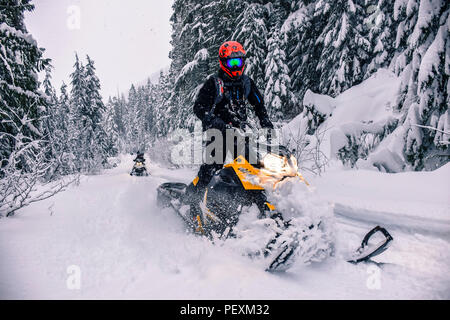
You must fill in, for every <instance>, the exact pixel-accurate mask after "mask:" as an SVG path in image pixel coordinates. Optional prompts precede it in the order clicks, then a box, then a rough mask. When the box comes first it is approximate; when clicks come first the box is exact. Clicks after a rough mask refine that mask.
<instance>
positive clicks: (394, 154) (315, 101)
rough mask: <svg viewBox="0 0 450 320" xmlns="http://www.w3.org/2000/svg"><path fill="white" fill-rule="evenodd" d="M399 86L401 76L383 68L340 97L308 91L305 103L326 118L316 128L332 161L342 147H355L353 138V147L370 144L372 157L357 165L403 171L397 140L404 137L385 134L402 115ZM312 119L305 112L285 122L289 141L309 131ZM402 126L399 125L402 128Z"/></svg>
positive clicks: (285, 131)
mask: <svg viewBox="0 0 450 320" xmlns="http://www.w3.org/2000/svg"><path fill="white" fill-rule="evenodd" d="M399 86H400V78H398V77H396V76H395V75H394V74H393V73H392V72H391V71H389V70H387V69H380V70H378V71H377V72H376V73H375V74H374V75H372V77H370V78H369V79H367V80H366V81H364V82H362V83H361V84H359V85H356V86H353V87H352V88H350V89H348V90H346V91H345V92H343V93H342V94H340V95H338V96H337V97H336V98H332V97H329V96H327V95H320V94H315V93H313V92H311V91H308V92H307V93H306V94H305V97H304V101H303V104H304V105H305V106H307V107H309V108H311V109H313V110H314V111H315V112H318V113H319V114H321V115H322V116H324V117H325V121H324V122H323V123H321V124H320V126H318V128H317V130H316V132H317V133H320V134H322V133H323V141H322V144H321V146H320V147H321V150H322V151H323V152H324V154H325V155H326V156H327V157H328V158H329V159H330V160H333V159H338V156H337V154H338V152H339V150H340V149H341V148H343V147H346V146H347V147H348V148H349V149H351V147H352V146H349V145H348V143H349V141H348V137H352V138H353V139H354V145H353V146H357V145H358V146H366V145H369V146H370V150H369V151H370V153H371V154H370V156H369V160H367V161H364V160H360V161H359V162H358V163H357V164H356V167H358V168H364V169H375V167H374V163H376V164H378V162H381V167H383V166H384V168H383V169H384V170H388V171H390V172H399V171H402V169H401V168H400V167H401V164H402V163H403V162H404V161H403V160H402V159H401V157H402V149H401V146H400V147H399V145H398V140H397V139H396V138H397V137H400V135H399V133H398V132H393V133H392V134H389V133H390V132H388V133H387V137H386V138H384V136H383V135H384V132H385V130H386V127H388V126H389V125H392V124H393V123H394V124H395V121H398V120H397V119H398V117H400V116H401V115H399V114H398V113H395V112H394V110H393V107H394V105H395V100H396V98H397V93H398V89H399ZM309 118H311V116H310V115H308V114H305V112H303V113H301V114H300V115H298V116H297V117H296V118H294V119H293V120H292V121H291V122H290V123H288V124H287V125H285V126H284V127H283V136H284V138H285V141H288V140H289V138H290V137H291V136H293V137H294V138H295V137H296V136H298V135H299V134H300V133H302V132H305V131H306V130H308V128H310V127H311V123H308V120H309ZM394 127H395V126H394ZM401 129H402V128H401V126H399V127H398V130H401ZM398 130H397V131H398ZM380 136H381V137H380ZM377 139H379V140H381V141H377ZM377 155H378V156H377ZM339 161H340V160H339Z"/></svg>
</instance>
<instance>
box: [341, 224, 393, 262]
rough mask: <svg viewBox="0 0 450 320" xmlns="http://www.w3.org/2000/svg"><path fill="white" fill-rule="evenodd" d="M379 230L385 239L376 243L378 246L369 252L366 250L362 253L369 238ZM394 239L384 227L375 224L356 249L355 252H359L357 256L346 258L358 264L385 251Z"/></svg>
mask: <svg viewBox="0 0 450 320" xmlns="http://www.w3.org/2000/svg"><path fill="white" fill-rule="evenodd" d="M377 232H381V233H382V234H383V236H384V237H385V240H384V241H383V242H381V243H380V245H378V247H377V248H376V249H374V250H371V251H370V252H367V253H365V254H364V249H365V248H366V247H367V246H368V244H369V240H370V238H372V236H373V235H374V234H375V233H377ZM393 240H394V238H393V237H392V236H391V234H390V233H389V232H388V231H387V230H386V229H385V228H382V227H380V226H376V227H375V228H373V229H372V230H370V231H369V232H368V233H367V234H366V236H365V237H364V239H363V241H362V243H361V246H360V247H359V248H358V249H357V250H356V253H357V254H359V256H358V257H356V258H354V259H351V260H348V262H350V263H353V264H358V263H360V262H365V261H369V260H370V259H371V258H373V257H375V256H378V255H380V254H381V253H383V252H384V251H386V250H387V249H388V248H389V244H390V243H391V242H392V241H393Z"/></svg>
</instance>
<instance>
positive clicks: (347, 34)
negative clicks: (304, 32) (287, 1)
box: [314, 0, 371, 96]
mask: <svg viewBox="0 0 450 320" xmlns="http://www.w3.org/2000/svg"><path fill="white" fill-rule="evenodd" d="M365 12H366V11H365V7H364V5H363V4H362V3H361V1H355V2H354V1H353V0H333V1H331V0H319V1H318V2H317V4H316V10H315V13H314V15H315V16H316V17H319V16H321V17H322V18H323V17H327V19H326V25H325V27H324V28H323V29H322V32H321V34H320V35H319V37H318V39H317V40H316V44H318V45H320V46H321V47H322V52H321V56H320V58H319V63H318V65H317V68H316V72H317V73H318V74H319V75H320V83H319V90H320V92H321V93H326V94H329V95H332V96H336V95H337V94H339V93H341V92H342V91H344V90H346V89H348V88H350V87H351V86H353V85H355V84H358V83H360V82H361V81H362V80H363V77H364V71H365V70H364V67H365V64H366V63H367V61H368V60H369V57H370V55H369V54H370V50H371V44H370V41H369V40H368V39H367V38H366V36H365V32H364V31H365V30H364V27H363V23H362V21H363V20H364V16H365Z"/></svg>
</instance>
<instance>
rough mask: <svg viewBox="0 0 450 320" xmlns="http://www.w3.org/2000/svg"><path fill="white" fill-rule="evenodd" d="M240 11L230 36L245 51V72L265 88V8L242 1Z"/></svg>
mask: <svg viewBox="0 0 450 320" xmlns="http://www.w3.org/2000/svg"><path fill="white" fill-rule="evenodd" d="M244 5H245V6H244V8H243V10H242V13H241V14H240V15H239V16H238V18H237V21H236V28H235V32H234V34H233V36H232V38H233V39H234V40H236V41H238V42H240V43H242V45H243V46H244V48H245V50H246V51H247V58H246V63H245V64H246V74H247V75H248V76H249V77H251V78H252V79H253V80H254V81H255V83H256V85H257V86H258V87H259V88H265V83H264V79H265V66H264V61H265V58H266V53H267V34H268V31H267V25H266V24H267V19H266V15H267V8H266V7H265V6H263V5H262V4H260V3H255V2H251V1H245V2H244Z"/></svg>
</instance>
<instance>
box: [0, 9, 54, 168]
mask: <svg viewBox="0 0 450 320" xmlns="http://www.w3.org/2000/svg"><path fill="white" fill-rule="evenodd" d="M0 4H1V6H0V44H1V46H0V159H1V161H2V163H1V166H2V167H3V166H4V165H5V163H4V162H3V161H4V160H5V159H8V158H9V156H10V154H11V153H12V152H13V151H14V150H15V149H16V147H17V142H18V140H17V139H15V138H14V137H16V136H22V137H23V139H32V140H34V139H40V138H42V134H43V133H42V132H41V131H42V128H41V126H42V121H40V119H41V118H42V116H43V115H44V114H45V111H46V108H47V99H46V97H45V95H44V94H42V93H41V92H40V91H39V87H40V83H39V81H38V80H37V74H38V73H39V72H40V71H43V70H45V68H46V67H47V66H48V65H49V60H48V59H44V58H43V51H44V50H43V49H40V48H38V46H37V43H36V41H35V40H34V39H33V38H32V36H31V35H30V34H28V32H27V29H26V27H25V24H24V12H26V11H32V10H33V9H34V5H33V4H31V1H30V0H21V1H19V0H2V1H1V2H0ZM23 160H24V159H23ZM5 161H6V160H5ZM20 165H21V166H22V167H23V168H26V167H27V163H26V162H25V160H24V161H23V162H22V163H21V164H20Z"/></svg>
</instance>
